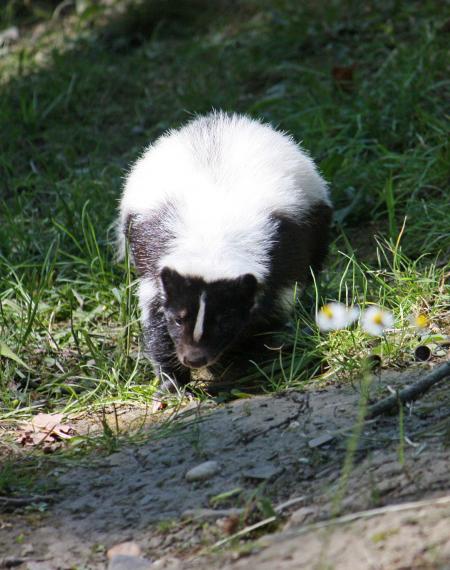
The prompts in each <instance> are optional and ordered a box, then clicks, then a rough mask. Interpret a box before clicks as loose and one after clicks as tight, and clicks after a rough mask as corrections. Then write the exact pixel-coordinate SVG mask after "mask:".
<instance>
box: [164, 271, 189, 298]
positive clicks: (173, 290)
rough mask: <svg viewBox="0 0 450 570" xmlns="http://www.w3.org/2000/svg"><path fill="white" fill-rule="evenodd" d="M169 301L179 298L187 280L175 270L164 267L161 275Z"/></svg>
mask: <svg viewBox="0 0 450 570" xmlns="http://www.w3.org/2000/svg"><path fill="white" fill-rule="evenodd" d="M159 277H160V279H161V283H162V286H163V289H164V293H165V295H166V298H167V300H168V301H169V300H170V299H173V298H175V297H177V296H178V297H179V296H180V293H182V291H183V289H184V288H185V279H184V277H182V276H181V275H180V274H179V273H178V272H177V271H175V269H170V267H163V268H162V269H161V273H160V274H159Z"/></svg>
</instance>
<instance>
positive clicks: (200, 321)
mask: <svg viewBox="0 0 450 570" xmlns="http://www.w3.org/2000/svg"><path fill="white" fill-rule="evenodd" d="M205 304H206V291H202V293H201V295H200V301H199V307H198V313H197V318H196V320H195V326H194V333H193V335H192V338H193V340H194V342H198V341H199V340H200V339H201V338H202V335H203V325H204V324H205Z"/></svg>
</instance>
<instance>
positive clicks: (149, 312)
mask: <svg viewBox="0 0 450 570" xmlns="http://www.w3.org/2000/svg"><path fill="white" fill-rule="evenodd" d="M142 329H143V339H144V351H145V354H146V356H148V358H149V359H150V361H151V363H152V365H153V369H154V371H155V374H156V375H157V376H158V377H159V379H160V387H159V390H158V392H159V393H160V394H161V393H164V392H176V390H177V388H180V387H181V386H184V385H186V384H188V383H189V382H190V379H191V375H190V371H189V369H188V368H186V367H185V366H183V365H182V364H181V363H180V362H179V360H178V358H177V356H176V353H175V347H174V344H173V341H172V339H171V338H170V335H169V332H168V330H167V324H166V319H165V318H164V314H163V311H162V307H161V302H160V300H159V299H158V298H155V299H153V300H152V301H151V302H150V303H149V304H148V305H147V306H146V307H145V309H144V310H143V312H142Z"/></svg>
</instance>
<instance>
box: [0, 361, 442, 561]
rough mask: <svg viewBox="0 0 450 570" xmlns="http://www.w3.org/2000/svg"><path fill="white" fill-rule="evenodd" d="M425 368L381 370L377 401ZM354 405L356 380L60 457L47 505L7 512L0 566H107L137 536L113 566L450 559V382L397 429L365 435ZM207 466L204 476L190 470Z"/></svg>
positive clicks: (254, 401)
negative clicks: (110, 554) (104, 452)
mask: <svg viewBox="0 0 450 570" xmlns="http://www.w3.org/2000/svg"><path fill="white" fill-rule="evenodd" d="M428 369H429V365H428V364H422V365H418V366H416V367H414V368H409V369H407V370H404V371H400V370H399V371H383V372H381V373H379V374H378V375H377V376H375V378H374V379H373V381H372V383H371V387H370V390H371V395H372V397H374V398H379V397H380V396H381V395H385V394H386V393H387V390H386V386H387V385H389V386H391V387H393V388H396V387H400V386H403V385H406V384H410V383H412V382H414V381H416V380H417V379H418V378H420V377H421V376H423V374H424V373H426V372H427V371H428ZM360 401H361V397H360V387H359V386H358V385H353V386H351V385H347V386H344V387H327V388H324V389H321V390H310V391H307V392H303V393H301V392H297V391H289V392H286V393H283V394H281V395H276V396H274V395H270V396H256V397H253V398H249V399H240V400H236V401H234V402H231V403H228V404H223V405H220V406H216V405H212V404H208V405H205V406H201V407H194V406H191V407H190V408H189V409H188V410H184V411H183V412H182V413H181V414H180V415H179V417H178V419H177V420H176V421H173V422H171V424H170V429H167V427H166V428H165V429H164V430H160V431H158V430H156V431H155V429H154V426H153V427H151V428H150V427H149V428H148V433H149V437H148V439H147V440H146V441H145V442H144V443H141V444H139V445H131V444H130V445H128V446H125V447H123V448H121V449H120V450H119V451H117V452H115V453H114V454H112V455H110V456H109V457H107V458H101V457H87V458H85V459H84V460H83V461H82V462H81V463H79V464H77V465H74V464H69V465H68V466H67V465H66V466H65V467H63V466H58V468H57V469H56V472H54V473H53V474H52V476H54V477H55V478H56V480H57V482H58V485H57V486H56V488H55V489H57V490H55V495H54V497H53V499H54V500H53V501H52V502H50V504H49V506H48V508H47V510H45V512H42V513H41V512H39V510H37V511H24V510H23V509H22V510H16V511H15V512H6V513H4V514H2V515H0V567H1V566H2V565H3V567H12V566H15V567H17V568H19V569H26V570H47V569H48V570H56V569H73V568H77V569H80V570H81V569H100V568H106V567H107V565H108V561H107V556H106V553H107V551H108V549H109V548H110V547H112V546H114V545H116V544H119V543H122V542H124V541H130V540H132V541H134V542H136V543H137V544H138V545H139V547H140V549H141V558H138V559H136V558H134V559H133V558H130V559H129V560H128V561H123V564H128V565H127V566H120V565H117V564H116V565H115V566H114V564H112V563H111V562H110V563H109V564H110V568H114V569H115V570H119V569H122V568H130V569H132V568H135V569H138V568H147V567H148V568H155V569H156V568H167V569H183V570H184V569H194V568H199V569H205V570H206V569H207V568H208V569H215V568H217V569H219V568H227V569H228V568H229V569H236V570H237V569H240V568H244V567H247V568H258V569H259V568H261V569H267V570H269V569H271V570H272V569H273V570H275V569H283V570H284V569H291V568H292V569H293V568H305V569H306V568H318V569H319V568H320V569H322V568H323V569H325V568H327V569H328V568H333V569H334V568H336V569H349V568H352V569H359V568H370V569H372V568H373V569H400V568H404V569H407V568H408V569H409V568H427V569H428V568H439V569H444V568H446V569H448V568H450V469H449V467H450V391H449V386H448V380H446V381H444V382H442V383H441V384H440V385H438V386H437V387H435V388H434V389H432V390H431V391H430V392H429V394H428V395H426V396H425V397H423V398H422V399H421V400H420V401H418V402H416V403H415V404H414V406H413V407H411V408H410V409H409V410H406V412H405V413H404V416H403V425H402V422H401V418H400V417H399V414H398V413H395V414H393V415H391V416H384V417H380V418H378V419H375V420H371V421H368V422H366V423H365V424H364V425H359V428H360V429H358V422H357V420H356V418H357V414H358V406H359V402H360ZM145 429H147V428H144V430H145ZM402 432H403V438H402V437H401V434H402ZM352 445H353V448H354V453H353V452H352V451H351V449H352ZM205 461H213V462H215V463H216V465H215V468H216V469H215V470H214V469H213V471H212V472H211V473H210V475H209V477H207V478H205V479H201V480H196V481H192V480H189V478H186V473H187V472H188V471H189V470H190V469H192V468H194V467H196V466H198V465H199V464H202V463H204V462H205ZM213 467H214V465H213ZM389 506H390V507H389ZM386 507H389V508H386ZM367 511H368V512H367ZM275 514H276V517H275ZM349 514H353V515H352V518H351V519H350V520H349V519H348V518H346V517H348V515H349ZM261 521H263V522H262V525H261V527H260V528H259V529H257V530H255V531H254V532H250V531H248V528H247V527H249V526H251V525H253V524H256V523H259V522H261ZM239 531H242V535H241V536H239V537H238V538H235V539H232V535H233V534H234V533H236V532H239ZM224 540H225V541H226V542H225V544H220V542H221V541H224ZM146 561H148V562H146ZM116 562H117V561H116ZM133 564H134V565H133Z"/></svg>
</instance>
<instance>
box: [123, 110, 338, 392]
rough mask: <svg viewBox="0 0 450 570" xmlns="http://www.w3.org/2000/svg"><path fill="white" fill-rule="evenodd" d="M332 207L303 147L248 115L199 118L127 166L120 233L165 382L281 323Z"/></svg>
mask: <svg viewBox="0 0 450 570" xmlns="http://www.w3.org/2000/svg"><path fill="white" fill-rule="evenodd" d="M331 217H332V206H331V202H330V198H329V194H328V188H327V184H326V183H325V181H324V180H323V179H322V178H321V176H320V175H319V173H318V172H317V169H316V167H315V165H314V163H313V161H312V160H311V158H310V157H309V156H308V154H306V153H305V151H303V150H302V149H301V148H299V146H298V145H297V144H296V143H295V142H294V140H293V139H292V137H290V136H288V135H287V134H284V133H281V132H279V131H277V130H275V129H274V128H272V127H271V126H269V125H267V124H262V123H261V122H259V121H256V120H254V119H250V118H248V117H246V116H242V115H237V114H226V113H223V112H214V113H211V114H209V115H206V116H203V117H198V118H195V119H194V120H192V121H191V122H189V123H188V124H187V125H185V126H183V127H182V128H180V129H179V130H172V131H169V132H167V133H166V134H164V135H162V136H161V137H160V138H159V139H157V140H156V142H154V143H153V144H151V145H150V146H149V147H148V148H147V149H146V150H145V152H144V153H143V155H142V156H141V157H140V158H139V159H138V160H137V161H136V163H135V164H134V165H133V166H132V168H131V170H130V172H129V173H128V175H127V177H126V181H125V187H124V191H123V195H122V199H121V203H120V220H119V225H120V237H119V239H120V242H121V243H120V246H121V248H122V249H123V248H124V247H125V241H128V243H129V246H130V252H131V257H132V261H133V264H134V266H135V268H136V271H137V274H138V277H139V292H138V296H139V304H140V309H141V322H142V328H143V338H144V347H145V352H146V354H147V355H148V357H149V358H150V360H151V362H152V364H153V366H154V368H155V372H156V374H157V375H158V376H159V377H160V379H161V380H162V381H163V383H164V381H165V384H164V385H165V386H166V387H169V386H170V385H171V384H172V385H175V386H176V385H184V384H186V383H188V382H189V381H190V369H195V368H202V367H208V369H213V368H214V365H215V364H216V363H218V362H223V361H225V362H226V360H227V355H228V354H231V352H232V350H233V349H234V353H236V351H237V353H238V354H239V351H241V354H240V356H241V358H242V359H243V360H244V361H245V359H246V356H247V355H246V354H245V347H246V346H247V344H248V341H249V339H250V338H256V336H255V335H259V333H264V332H267V331H270V330H273V328H274V326H277V325H278V324H279V322H280V318H282V315H283V314H285V312H286V304H285V300H286V296H287V295H286V293H288V294H289V292H292V290H293V287H295V285H296V283H299V284H300V285H302V284H305V283H307V282H308V280H309V279H310V276H311V270H313V271H318V270H319V269H320V267H321V265H322V262H323V260H324V257H325V255H326V252H327V245H328V233H329V226H330V222H331ZM290 295H291V297H292V293H290ZM280 315H281V317H280ZM211 367H212V368H211Z"/></svg>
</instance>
